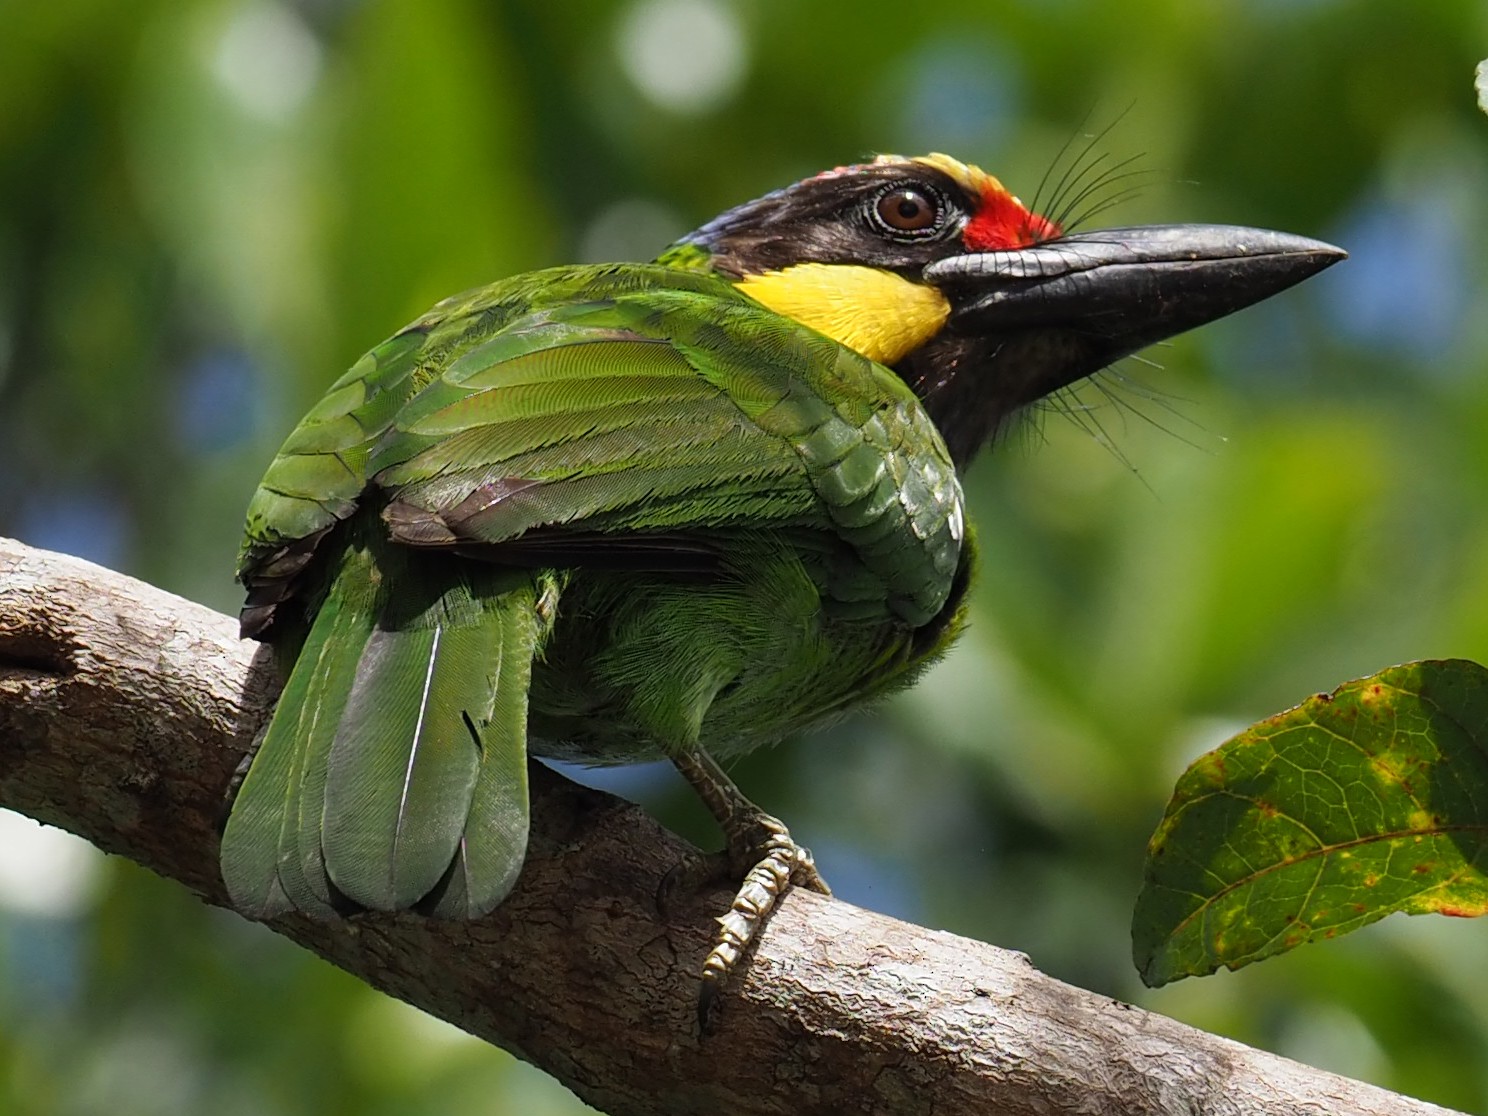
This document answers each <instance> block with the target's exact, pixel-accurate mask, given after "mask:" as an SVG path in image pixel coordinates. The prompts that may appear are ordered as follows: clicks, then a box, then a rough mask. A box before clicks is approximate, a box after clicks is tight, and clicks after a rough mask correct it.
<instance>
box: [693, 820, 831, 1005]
mask: <svg viewBox="0 0 1488 1116" xmlns="http://www.w3.org/2000/svg"><path fill="white" fill-rule="evenodd" d="M747 821H748V830H749V831H752V834H751V835H750V836H747V837H745V840H744V842H741V843H740V844H738V845H735V844H734V843H733V840H732V835H731V840H730V848H729V851H728V852H727V853H725V854H724V857H725V858H726V862H727V863H728V864H729V866H730V867H731V868H733V869H735V871H734V873H733V878H735V879H738V878H739V876H740V875H741V874H742V876H743V882H742V883H741V884H740V885H739V891H738V893H737V894H736V895H735V896H734V901H733V902H732V903H731V904H729V909H728V910H727V911H725V912H724V913H723V914H722V915H720V916H719V917H718V920H717V921H718V926H719V931H718V937H717V939H716V940H715V941H714V944H713V949H712V951H711V952H710V953H709V954H708V957H707V960H705V961H704V962H703V983H702V987H701V988H700V989H699V990H698V1025H699V1027H701V1028H702V1030H703V1032H704V1033H705V1034H706V1033H707V1032H708V1031H709V1030H711V1023H712V1016H713V1005H714V1004H715V1003H716V1002H717V1000H718V994H719V993H720V992H721V991H722V990H723V987H724V985H725V984H726V983H727V982H728V978H729V974H730V973H732V972H733V971H734V967H735V966H736V965H737V964H738V963H739V958H740V957H742V956H743V955H744V951H745V950H747V949H748V948H749V943H750V942H751V941H753V940H754V937H755V935H756V934H758V933H759V931H760V929H761V928H762V927H763V926H764V925H765V922H766V921H767V920H768V919H769V917H770V912H771V911H773V910H774V909H775V904H776V903H777V902H779V901H780V897H781V896H782V895H784V894H785V893H786V892H787V891H788V890H789V889H790V888H791V887H792V886H795V887H804V888H807V889H808V890H810V891H815V892H819V893H820V894H822V895H830V894H832V889H831V888H829V887H828V886H827V882H826V880H824V879H822V877H821V873H820V872H818V871H817V870H816V862H815V861H814V860H813V859H812V858H811V850H810V849H808V848H806V847H804V846H803V845H798V844H796V842H795V840H794V839H793V838H792V837H791V835H790V830H788V829H786V827H785V825H784V824H783V823H782V822H781V821H780V820H779V819H778V818H774V817H771V816H770V815H769V814H766V813H763V812H761V811H755V812H754V814H753V816H751V817H750V818H748V819H747ZM740 869H743V870H742V872H740V871H739V870H740Z"/></svg>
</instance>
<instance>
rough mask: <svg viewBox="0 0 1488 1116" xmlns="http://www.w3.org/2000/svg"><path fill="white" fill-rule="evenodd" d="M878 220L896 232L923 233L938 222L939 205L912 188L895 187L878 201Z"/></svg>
mask: <svg viewBox="0 0 1488 1116" xmlns="http://www.w3.org/2000/svg"><path fill="white" fill-rule="evenodd" d="M877 213H878V219H879V220H880V221H882V222H883V223H884V224H885V225H887V226H888V227H889V228H891V229H894V230H895V231H897V232H907V233H916V232H925V231H926V230H927V229H933V228H934V227H935V226H936V225H937V224H939V222H940V205H939V204H938V203H937V202H936V200H935V199H934V198H933V197H931V196H929V195H928V194H926V193H925V192H924V191H922V190H918V189H916V188H915V187H913V186H897V187H895V188H894V189H892V190H890V191H889V192H888V193H886V194H884V195H883V197H881V198H879V199H878V207H877Z"/></svg>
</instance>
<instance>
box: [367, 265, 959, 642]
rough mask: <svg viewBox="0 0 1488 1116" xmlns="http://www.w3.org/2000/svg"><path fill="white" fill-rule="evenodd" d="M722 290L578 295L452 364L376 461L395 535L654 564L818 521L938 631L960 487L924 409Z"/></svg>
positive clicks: (539, 555) (907, 613) (529, 556)
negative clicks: (733, 534) (732, 534)
mask: <svg viewBox="0 0 1488 1116" xmlns="http://www.w3.org/2000/svg"><path fill="white" fill-rule="evenodd" d="M651 270H653V271H662V274H663V275H665V277H666V278H667V279H668V280H669V281H671V282H673V283H674V284H675V282H676V281H677V278H678V277H677V276H676V273H671V272H666V271H664V269H651ZM716 285H717V286H718V287H720V288H721V289H722V290H723V291H724V292H726V294H725V295H722V296H720V295H719V294H718V293H716V292H709V293H708V294H703V293H701V292H699V291H696V290H688V289H677V288H676V287H675V286H670V287H657V288H654V289H646V288H642V289H639V290H619V291H616V290H608V291H605V290H598V291H596V290H590V291H588V292H587V294H588V295H589V297H588V298H587V299H585V300H584V301H581V302H577V303H572V304H568V305H560V306H556V307H551V308H542V309H540V310H538V311H536V312H534V313H531V314H529V315H528V316H526V317H524V318H522V319H519V320H518V321H516V322H515V323H513V324H512V325H510V326H509V327H508V328H507V329H506V330H504V331H503V332H502V333H500V334H498V335H496V336H494V337H491V338H489V339H486V340H483V341H481V342H480V343H479V344H476V345H473V346H471V347H469V348H468V349H466V350H465V351H463V352H462V353H460V355H459V356H458V357H456V358H455V359H453V360H452V361H451V362H450V363H449V364H448V365H447V366H445V367H444V368H443V369H442V370H441V371H440V373H439V375H438V376H437V378H435V379H433V380H432V381H431V382H430V383H429V384H428V385H427V386H425V387H424V388H423V389H422V390H421V391H420V392H419V393H418V394H417V395H416V396H415V397H414V398H413V399H412V400H411V401H410V402H409V403H408V404H407V405H405V406H404V407H403V408H402V409H401V410H400V411H399V412H398V414H397V415H396V417H395V418H394V420H393V424H392V428H391V429H390V430H389V431H388V434H387V435H386V436H385V437H384V438H383V439H382V440H381V441H380V442H379V444H378V445H377V447H376V448H375V450H374V451H373V453H372V454H371V456H370V458H369V459H368V462H367V468H368V472H369V473H370V474H371V475H372V477H373V480H374V482H375V483H376V484H377V485H378V486H379V487H380V488H382V489H383V490H385V491H386V492H387V493H388V494H389V495H390V497H391V502H390V504H389V506H388V508H387V510H386V512H385V514H384V518H385V520H386V522H387V524H388V527H389V529H390V531H391V533H392V537H393V538H394V539H395V540H397V541H399V542H403V543H406V544H409V545H412V546H420V547H449V548H456V549H462V550H464V551H465V552H466V553H473V552H477V549H478V548H479V549H481V550H483V551H484V556H486V557H495V558H497V559H499V560H505V561H514V562H520V561H530V562H532V563H534V564H552V565H558V566H584V565H598V564H616V563H618V564H624V565H627V566H630V567H635V566H641V567H645V566H647V565H651V566H653V567H654V568H659V569H666V568H674V567H675V566H676V565H678V564H681V565H684V566H685V564H686V563H687V562H688V561H689V560H693V559H695V557H696V556H697V555H699V554H705V553H706V552H707V550H708V548H709V547H710V546H717V545H720V540H721V539H723V538H724V537H725V535H724V534H722V533H721V531H720V529H727V528H748V529H755V530H758V529H769V528H778V527H806V528H814V529H817V530H820V531H822V532H827V533H830V534H833V535H835V536H837V537H839V538H841V539H842V540H843V541H845V542H846V543H848V544H849V546H850V547H851V549H852V551H853V552H854V553H855V554H856V555H857V557H858V559H859V560H860V561H861V563H862V565H863V566H864V568H865V570H866V571H868V572H870V573H871V574H873V575H875V576H876V577H877V578H878V579H879V581H880V584H881V586H882V602H883V606H884V607H885V608H887V609H888V610H889V611H890V612H891V613H893V614H895V615H897V616H899V617H900V618H901V619H903V620H905V621H907V622H909V623H912V624H920V623H925V622H927V621H928V620H929V619H930V618H931V617H933V616H935V615H936V614H937V613H938V612H939V611H940V609H941V607H942V606H943V605H944V603H945V601H946V598H947V595H948V593H949V590H950V583H951V579H952V577H953V575H954V572H955V569H956V565H957V560H958V557H959V551H960V544H961V538H962V508H961V490H960V486H959V484H958V482H957V480H956V475H955V471H954V468H953V467H952V465H951V463H950V459H949V457H948V455H947V454H946V452H945V449H944V446H943V445H942V444H941V441H940V438H939V435H938V434H937V433H936V432H935V430H934V428H933V427H932V426H931V425H930V422H929V420H928V418H927V417H926V416H925V414H924V412H923V410H922V409H921V408H920V406H919V403H918V401H917V400H916V399H915V398H914V396H913V395H912V394H911V393H910V391H909V389H908V388H907V387H905V386H904V384H903V383H902V382H901V381H900V380H899V379H898V378H897V377H896V376H894V375H893V373H891V372H889V371H888V370H887V369H884V368H880V367H879V366H877V365H875V364H873V363H872V362H870V361H867V360H865V359H864V358H862V357H860V356H858V355H857V354H855V353H853V352H851V351H849V350H847V349H844V348H843V347H842V346H840V345H837V344H836V343H834V342H832V341H830V340H828V339H827V338H825V337H822V336H820V335H819V334H816V333H814V332H812V331H810V330H807V329H805V328H804V327H802V326H800V325H798V324H796V323H795V322H792V321H790V320H788V319H785V318H782V317H779V316H778V315H775V314H773V313H770V312H769V311H766V310H764V309H763V308H761V307H759V306H757V305H756V304H755V303H753V302H751V301H749V300H747V299H745V298H743V297H742V296H740V295H737V294H735V293H734V292H733V291H732V290H731V289H730V288H728V287H726V286H725V285H723V284H721V283H720V284H716ZM601 294H604V295H607V296H608V297H597V296H599V295H601ZM524 556H525V557H524Z"/></svg>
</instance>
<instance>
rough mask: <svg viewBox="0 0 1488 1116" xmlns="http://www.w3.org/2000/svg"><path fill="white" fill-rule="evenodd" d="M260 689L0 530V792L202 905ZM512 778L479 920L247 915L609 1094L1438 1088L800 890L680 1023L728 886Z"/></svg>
mask: <svg viewBox="0 0 1488 1116" xmlns="http://www.w3.org/2000/svg"><path fill="white" fill-rule="evenodd" d="M275 689H276V682H275V681H274V678H273V673H272V670H271V669H270V665H269V662H268V659H267V656H266V655H265V654H263V653H262V651H261V650H260V649H259V648H258V647H257V645H255V644H251V643H243V642H240V641H239V640H238V639H237V637H236V624H235V622H234V621H233V620H231V619H229V618H228V617H225V616H222V615H219V614H217V613H215V612H212V611H210V610H208V609H205V608H202V607H201V606H199V605H194V604H192V603H190V602H188V601H184V600H181V599H180V598H177V597H173V596H171V595H169V594H167V593H163V592H161V591H160V590H157V589H153V588H151V587H149V586H147V585H144V584H141V583H140V582H137V581H133V580H131V579H129V578H127V577H124V576H122V575H119V574H116V573H112V572H110V571H107V570H103V569H100V568H98V567H96V566H93V565H90V564H88V563H86V562H82V561H79V560H77V559H73V558H66V557H62V556H59V555H54V554H48V553H46V552H43V551H38V550H32V549H29V548H27V547H24V546H22V545H21V544H19V543H14V542H10V541H8V540H3V539H0V805H4V806H8V807H11V808H13V809H16V810H20V811H22V812H24V813H27V814H30V815H31V816H33V817H35V818H38V819H40V820H41V821H44V822H49V823H51V824H53V825H58V826H61V827H63V828H65V829H68V830H71V831H72V832H74V833H78V834H81V835H82V836H84V837H86V838H88V839H89V840H90V841H92V842H94V843H95V844H97V845H98V846H99V847H100V848H102V849H104V850H106V851H108V852H111V853H116V854H118V855H120V856H127V857H129V858H131V859H133V860H136V861H138V862H139V863H141V864H143V865H145V866H147V867H149V868H151V869H153V870H154V871H156V872H158V873H160V874H161V875H164V876H167V877H170V878H171V879H174V880H177V881H179V882H180V883H181V884H183V885H184V886H186V887H188V888H190V889H191V890H192V891H194V892H195V893H196V894H197V895H199V896H200V897H201V898H202V899H203V900H204V901H206V902H208V903H215V904H223V903H225V896H224V893H223V889H222V884H221V881H220V880H219V878H218V875H217V841H218V825H219V822H220V820H221V817H222V814H223V804H224V794H225V790H226V788H227V786H228V784H229V780H230V778H231V776H232V773H233V770H234V768H235V767H236V766H237V765H238V763H239V761H240V759H241V758H242V756H243V755H244V753H245V752H246V751H247V749H248V747H249V744H250V741H251V740H252V738H253V735H254V732H255V730H256V729H257V727H258V726H259V724H260V723H261V722H262V720H263V718H264V716H265V714H266V712H267V710H268V709H269V707H270V704H271V702H272V699H273V694H274V692H275ZM533 790H534V804H533V814H534V819H535V820H534V828H533V834H532V842H531V851H530V853H529V857H528V863H527V866H526V868H525V869H524V871H523V874H522V878H521V881H520V883H519V885H518V887H517V890H516V891H515V892H514V894H513V895H512V896H511V897H510V898H509V899H508V900H507V901H506V902H505V903H504V904H503V905H502V906H501V907H500V908H499V909H498V910H497V911H496V912H495V913H494V914H492V915H491V916H490V917H488V918H485V919H482V920H480V921H477V922H472V923H453V924H452V923H435V922H430V921H427V920H424V919H421V918H418V917H414V916H365V917H359V918H357V919H355V920H350V921H344V922H337V923H316V922H312V921H309V920H306V919H302V918H297V917H292V918H283V919H279V920H276V921H274V922H272V923H270V925H271V927H272V928H273V929H274V930H276V931H277V932H279V933H281V934H284V935H287V936H288V937H290V938H292V939H294V940H295V941H297V942H299V943H300V944H302V945H303V946H305V947H306V948H308V949H311V950H313V951H314V952H316V953H318V954H319V955H320V956H322V957H324V958H326V959H327V960H329V961H331V962H332V963H333V964H336V965H339V966H340V967H342V968H344V969H346V970H348V971H349V972H352V973H355V974H356V975H357V976H359V977H361V978H362V979H363V980H366V981H367V982H368V983H370V984H372V985H373V986H375V987H377V988H380V989H382V990H383V991H384V992H387V993H388V994H390V995H393V996H397V997H399V998H400V999H404V1000H407V1001H408V1002H409V1003H412V1004H415V1005H417V1006H418V1007H420V1008H423V1009H424V1010H426V1011H429V1012H431V1013H433V1014H435V1015H437V1016H440V1017H441V1018H443V1019H447V1020H449V1021H450V1022H452V1023H454V1024H455V1025H456V1026H459V1027H461V1028H463V1029H465V1030H466V1031H469V1032H470V1033H472V1034H475V1035H479V1036H480V1037H482V1038H484V1039H487V1040H488V1041H490V1042H493V1043H495V1044H496V1045H498V1046H501V1047H504V1048H505V1049H507V1050H510V1051H512V1052H514V1053H516V1054H517V1055H519V1056H521V1057H523V1058H525V1059H527V1060H529V1061H531V1062H533V1063H535V1064H537V1065H539V1066H541V1067H542V1068H543V1069H545V1070H547V1071H548V1072H549V1073H551V1074H553V1075H554V1076H555V1077H557V1078H558V1079H559V1080H560V1081H562V1082H563V1083H564V1084H566V1085H567V1086H569V1087H570V1088H571V1089H573V1090H574V1092H576V1093H577V1094H578V1095H579V1096H581V1097H583V1098H584V1099H585V1100H587V1101H588V1102H589V1103H590V1104H593V1105H595V1106H596V1107H598V1108H600V1109H603V1110H605V1111H607V1112H611V1113H615V1114H617V1116H625V1114H632V1113H633V1114H641V1113H648V1114H649V1113H667V1114H683V1113H698V1114H706V1116H715V1114H717V1113H730V1114H753V1113H760V1114H765V1113H769V1114H791V1116H811V1114H817V1113H821V1114H828V1113H830V1114H838V1113H870V1112H871V1113H896V1114H897V1113H924V1114H930V1113H934V1114H936V1116H961V1114H968V1116H969V1114H977V1116H984V1114H987V1113H1010V1114H1021V1113H1040V1114H1045V1116H1047V1114H1051V1113H1101V1114H1105V1113H1154V1114H1158V1113H1161V1114H1167V1113H1206V1114H1220V1116H1223V1114H1239V1113H1266V1114H1271V1113H1296V1114H1303V1113H1306V1114H1311V1116H1342V1114H1346V1113H1392V1114H1400V1113H1429V1112H1435V1113H1441V1112H1445V1111H1446V1110H1445V1109H1441V1108H1437V1107H1435V1106H1433V1105H1429V1104H1424V1103H1422V1102H1419V1101H1414V1100H1409V1099H1407V1098H1404V1097H1400V1096H1396V1095H1394V1094H1391V1093H1388V1092H1385V1091H1383V1090H1381V1089H1378V1088H1375V1087H1372V1086H1369V1085H1364V1084H1361V1083H1358V1082H1355V1081H1350V1080H1347V1079H1345V1078H1341V1077H1338V1076H1335V1075H1333V1074H1329V1073H1324V1072H1321V1071H1318V1070H1314V1069H1310V1068H1308V1067H1306V1066H1302V1065H1299V1064H1298V1063H1295V1062H1292V1061H1288V1060H1287V1059H1285V1058H1280V1057H1277V1056H1275V1055H1272V1054H1267V1053H1263V1052H1261V1051H1257V1050H1252V1049H1250V1048H1248V1047H1245V1046H1242V1045H1240V1044H1238V1043H1235V1042H1231V1041H1229V1040H1227V1039H1223V1038H1218V1037H1215V1036H1213V1035H1209V1034H1205V1033H1203V1032H1201V1031H1196V1030H1194V1029H1192V1028H1190V1027H1187V1026H1184V1025H1182V1024H1180V1023H1177V1022H1174V1021H1173V1020H1170V1019H1166V1018H1164V1017H1162V1016H1159V1015H1154V1014H1152V1013H1149V1012H1146V1011H1142V1010H1140V1009H1137V1008H1134V1007H1130V1006H1128V1005H1126V1004H1121V1003H1117V1002H1114V1001H1112V1000H1110V999H1107V998H1105V997H1102V996H1097V995H1094V994H1092V993H1089V992H1085V991H1082V990H1081V989H1078V988H1074V987H1071V986H1070V985H1067V984H1062V983H1060V982H1059V981H1056V980H1053V979H1051V978H1049V977H1047V976H1045V975H1043V974H1042V973H1039V972H1038V971H1037V970H1035V969H1034V968H1033V967H1032V966H1031V965H1030V964H1029V962H1028V960H1027V958H1025V957H1023V956H1022V955H1020V954H1015V953H1010V952H1007V951H1005V950H1001V949H997V948H995V947H993V946H988V945H984V944H982V943H980V942H975V941H970V940H968V939H965V938H958V937H955V936H953V935H951V934H944V933H938V932H935V931H930V930H925V929H922V928H920V927H917V926H912V925H908V924H905V923H901V922H896V921H894V920H893V919H889V918H884V917H882V916H880V915H876V914H872V913H871V912H868V911H863V910H859V909H857V908H855V907H852V906H850V905H848V904H846V903H842V902H839V901H834V900H831V899H826V898H823V897H821V896H818V895H813V894H807V893H804V892H797V893H793V894H791V895H790V896H788V897H787V899H786V901H785V902H784V903H783V904H782V906H781V908H780V910H779V911H778V912H777V913H776V915H775V917H774V919H773V921H772V922H771V923H770V925H769V927H768V929H767V931H766V933H765V934H764V935H763V940H762V941H761V943H760V944H759V946H758V948H757V950H756V951H755V952H754V954H753V955H752V956H751V957H750V958H749V962H748V966H747V969H746V970H745V971H744V972H743V973H742V974H739V975H738V976H737V977H736V979H735V981H734V983H733V985H732V986H731V987H730V989H729V990H728V992H727V993H726V994H725V996H724V999H723V1002H722V1005H721V1011H720V1012H719V1016H718V1024H719V1027H718V1031H717V1033H716V1034H713V1035H711V1036H709V1037H707V1038H699V1036H698V1035H697V1033H696V1029H695V1025H694V1014H693V1013H694V1006H695V997H696V992H697V973H698V971H699V965H700V963H701V961H702V958H703V956H704V954H705V952H706V950H707V945H708V941H709V937H710V934H711V930H712V925H713V924H712V922H711V919H710V918H709V915H710V914H712V913H717V912H718V911H720V910H721V909H722V907H723V904H724V902H725V898H726V897H725V896H723V895H721V894H713V895H705V896H699V897H698V898H697V899H696V900H695V901H693V902H691V903H690V905H688V906H687V907H686V908H684V909H681V910H678V911H675V912H671V916H670V917H669V918H666V919H664V918H663V917H662V916H661V915H660V914H659V913H658V912H657V910H656V908H655V903H654V896H655V895H656V890H657V885H658V883H659V881H660V880H661V877H662V876H663V874H664V873H665V872H666V871H667V870H668V869H669V868H670V867H671V866H672V865H673V864H675V863H676V861H677V858H678V857H679V855H681V854H682V852H683V851H684V846H683V844H682V843H681V842H680V841H679V840H678V839H677V838H676V837H674V836H672V835H671V834H669V833H667V832H666V831H665V830H663V829H661V828H660V827H659V826H658V825H657V824H656V823H655V822H653V821H652V820H651V819H650V818H649V817H647V816H646V815H645V814H644V813H643V812H641V811H640V810H639V809H637V808H636V807H634V806H631V805H629V804H627V803H624V802H621V801H619V800H617V799H615V798H612V797H610V796H608V795H604V794H601V793H598V792H595V791H591V790H587V789H584V788H581V787H577V786H575V785H573V784H571V783H569V782H567V781H566V780H564V779H562V778H560V777H558V776H556V775H554V774H553V773H552V772H550V771H548V770H547V769H545V768H542V767H540V766H535V767H534V768H533Z"/></svg>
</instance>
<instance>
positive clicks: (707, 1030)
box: [697, 975, 718, 1038]
mask: <svg viewBox="0 0 1488 1116" xmlns="http://www.w3.org/2000/svg"><path fill="white" fill-rule="evenodd" d="M697 1021H698V1034H699V1035H700V1036H701V1037H703V1038H707V1037H708V1036H709V1035H712V1034H716V1033H717V1031H718V985H717V984H715V983H714V982H713V981H711V980H709V979H708V977H707V976H706V975H704V977H703V981H702V984H701V985H700V986H699V987H698V1001H697Z"/></svg>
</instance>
